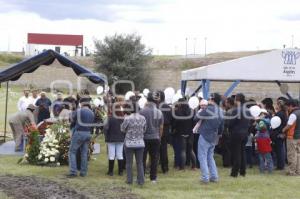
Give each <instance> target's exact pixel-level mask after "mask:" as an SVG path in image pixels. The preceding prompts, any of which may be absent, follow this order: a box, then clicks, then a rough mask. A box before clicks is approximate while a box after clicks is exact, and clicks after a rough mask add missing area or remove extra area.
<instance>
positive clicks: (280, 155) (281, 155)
mask: <svg viewBox="0 0 300 199" xmlns="http://www.w3.org/2000/svg"><path fill="white" fill-rule="evenodd" d="M274 148H275V153H276V165H277V169H279V170H282V169H284V165H285V158H286V155H285V141H284V139H281V138H276V139H275V147H274Z"/></svg>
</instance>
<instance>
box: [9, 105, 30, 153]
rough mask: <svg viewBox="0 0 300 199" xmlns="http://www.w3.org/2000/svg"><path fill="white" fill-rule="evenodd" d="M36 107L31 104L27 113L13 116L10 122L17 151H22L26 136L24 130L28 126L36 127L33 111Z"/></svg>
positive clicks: (22, 112)
mask: <svg viewBox="0 0 300 199" xmlns="http://www.w3.org/2000/svg"><path fill="white" fill-rule="evenodd" d="M34 110H35V106H34V105H33V104H29V105H28V107H27V109H26V110H25V111H19V112H18V113H16V114H14V115H12V116H11V117H10V118H9V120H8V122H9V125H10V127H11V130H12V133H13V137H14V140H15V143H16V146H15V151H22V148H21V147H22V136H23V135H24V132H25V131H24V129H25V127H26V126H27V125H34V126H35V121H34V116H33V111H34Z"/></svg>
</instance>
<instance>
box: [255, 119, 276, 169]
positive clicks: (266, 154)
mask: <svg viewBox="0 0 300 199" xmlns="http://www.w3.org/2000/svg"><path fill="white" fill-rule="evenodd" d="M269 126H270V120H269V119H266V118H263V119H260V120H259V122H258V124H257V126H256V129H257V131H258V133H257V135H256V143H257V151H258V157H259V170H260V172H261V173H264V171H265V170H268V171H269V173H272V170H273V159H272V155H271V152H272V147H271V138H270V134H269Z"/></svg>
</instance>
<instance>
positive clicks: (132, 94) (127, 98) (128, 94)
mask: <svg viewBox="0 0 300 199" xmlns="http://www.w3.org/2000/svg"><path fill="white" fill-rule="evenodd" d="M134 95H135V94H134V92H132V91H128V92H127V93H126V94H125V100H129V99H130V97H132V96H134Z"/></svg>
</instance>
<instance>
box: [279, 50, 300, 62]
mask: <svg viewBox="0 0 300 199" xmlns="http://www.w3.org/2000/svg"><path fill="white" fill-rule="evenodd" d="M281 56H282V58H283V60H284V64H288V65H296V64H297V62H296V61H297V59H298V58H299V57H300V52H295V51H282V54H281Z"/></svg>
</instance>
